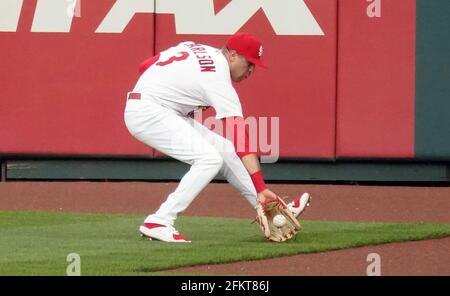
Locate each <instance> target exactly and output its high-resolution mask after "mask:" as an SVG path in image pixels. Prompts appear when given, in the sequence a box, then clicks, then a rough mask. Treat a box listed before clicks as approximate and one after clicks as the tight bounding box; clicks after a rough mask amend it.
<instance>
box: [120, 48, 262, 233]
mask: <svg viewBox="0 0 450 296" xmlns="http://www.w3.org/2000/svg"><path fill="white" fill-rule="evenodd" d="M132 93H133V94H134V96H130V95H129V96H128V100H127V104H126V108H125V116H124V117H125V123H126V126H127V128H128V130H129V131H130V133H131V134H132V135H133V136H134V137H135V138H136V139H138V140H139V141H141V142H143V143H145V144H147V145H149V146H151V147H153V148H155V149H157V150H158V151H161V152H162V153H164V154H166V155H168V156H171V157H173V158H175V159H177V160H180V161H182V162H185V163H188V164H190V165H191V168H190V170H189V171H188V172H187V173H186V174H185V175H184V176H183V178H182V179H181V181H180V183H179V185H178V187H177V188H176V190H175V191H174V192H172V193H171V194H170V195H169V196H168V198H167V200H166V201H165V202H164V203H163V204H161V206H160V208H159V209H158V210H157V211H156V213H154V214H152V215H149V216H148V217H147V218H146V220H145V223H159V224H164V225H172V226H173V225H174V222H175V219H176V218H177V215H178V214H179V213H181V212H182V211H184V210H185V209H186V208H187V207H188V206H189V204H190V203H191V202H192V201H193V200H194V198H195V197H196V196H197V195H198V194H199V193H200V192H201V191H202V190H203V189H204V188H205V187H206V185H208V183H209V182H211V180H212V179H213V178H214V177H215V176H216V175H217V173H219V172H220V173H221V174H222V175H223V176H224V177H225V178H226V180H227V181H228V182H229V183H230V184H232V185H233V186H234V187H235V188H236V189H238V190H239V192H240V193H241V194H242V195H243V196H244V197H245V198H246V199H247V200H248V201H249V202H250V204H251V205H252V206H255V205H256V190H255V187H254V185H253V183H252V180H251V178H250V176H249V174H248V172H247V170H246V168H245V167H244V165H243V163H242V161H241V160H240V158H239V157H238V156H237V154H236V152H235V149H234V146H233V144H232V143H231V142H230V141H229V140H227V139H226V138H224V137H222V136H220V135H218V134H216V133H214V132H213V131H211V130H209V129H207V128H206V127H204V126H203V125H202V124H200V123H199V122H197V121H195V120H194V119H192V118H191V117H190V116H189V114H191V112H193V111H196V110H197V109H198V108H199V107H206V106H211V107H213V108H214V109H215V111H216V118H217V119H221V118H225V117H232V116H238V117H242V108H241V104H240V101H239V97H238V95H237V93H236V90H235V89H234V87H233V85H232V82H231V77H230V69H229V66H228V62H227V60H226V59H225V57H224V55H223V54H222V52H221V51H220V50H218V49H216V48H213V47H210V46H206V45H202V44H196V43H194V42H182V43H180V44H178V45H177V46H174V47H171V48H169V49H168V50H166V51H163V52H161V53H160V56H159V58H158V60H157V61H156V62H155V63H154V64H153V65H152V66H151V67H150V68H148V69H147V70H146V71H145V72H144V73H143V74H142V76H141V77H140V79H139V80H138V82H137V84H136V86H135V87H134V89H133V91H132ZM136 93H137V94H138V95H137V96H136ZM136 98H137V99H136Z"/></svg>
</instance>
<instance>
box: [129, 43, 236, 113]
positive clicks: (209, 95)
mask: <svg viewBox="0 0 450 296" xmlns="http://www.w3.org/2000/svg"><path fill="white" fill-rule="evenodd" d="M133 92H140V93H141V94H142V96H143V99H146V98H147V99H151V100H154V101H156V102H158V103H160V104H161V105H163V106H166V107H168V108H170V109H173V110H175V111H177V112H179V113H181V114H183V115H187V114H189V113H190V112H192V111H195V110H198V109H199V108H202V107H209V106H211V107H213V108H214V109H215V110H216V118H217V119H221V118H224V117H230V116H239V117H242V107H241V103H240V101H239V96H238V95H237V93H236V90H235V89H234V87H233V85H232V82H231V77H230V68H229V66H228V62H227V60H226V59H225V57H224V55H223V54H222V52H221V51H220V50H219V49H217V48H214V47H210V46H207V45H202V44H198V43H195V42H190V41H189V42H182V43H180V44H178V45H177V46H174V47H171V48H169V49H167V50H165V51H163V52H161V53H160V57H159V59H158V61H157V62H156V63H154V64H153V65H152V66H151V67H150V68H148V69H147V70H146V71H145V72H144V73H143V74H142V76H141V77H140V78H139V80H138V82H137V84H136V86H135V88H134V90H133Z"/></svg>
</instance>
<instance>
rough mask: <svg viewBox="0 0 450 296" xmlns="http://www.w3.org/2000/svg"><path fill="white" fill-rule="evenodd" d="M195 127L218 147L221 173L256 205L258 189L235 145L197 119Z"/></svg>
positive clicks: (251, 203) (253, 205)
mask: <svg viewBox="0 0 450 296" xmlns="http://www.w3.org/2000/svg"><path fill="white" fill-rule="evenodd" d="M191 121H192V124H193V125H194V126H195V129H196V130H198V131H199V133H200V134H201V135H202V136H203V137H204V138H205V140H206V141H208V143H210V144H211V145H212V146H214V147H215V148H216V150H217V151H218V152H219V153H220V156H221V157H222V159H223V165H222V168H221V169H220V172H219V173H220V174H221V175H222V176H223V177H224V178H225V179H226V180H227V181H228V183H230V184H231V185H232V186H233V187H234V188H236V189H237V190H238V191H239V192H240V193H241V194H242V196H244V197H245V199H247V201H248V202H249V203H250V205H251V206H252V207H255V206H256V189H255V186H254V185H253V182H252V180H251V178H250V175H249V174H248V172H247V169H246V168H245V166H244V164H243V163H242V161H241V159H240V158H239V157H238V156H237V154H236V151H235V148H234V145H233V144H232V143H231V142H230V141H229V140H228V139H226V138H224V137H222V136H220V135H218V134H216V133H215V132H213V131H211V130H209V129H208V128H206V127H205V126H203V125H202V124H200V123H199V122H197V121H194V120H191Z"/></svg>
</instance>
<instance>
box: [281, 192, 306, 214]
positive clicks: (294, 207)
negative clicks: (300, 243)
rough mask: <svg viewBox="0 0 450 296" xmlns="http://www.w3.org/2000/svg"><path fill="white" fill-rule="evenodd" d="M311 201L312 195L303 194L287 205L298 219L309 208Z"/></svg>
mask: <svg viewBox="0 0 450 296" xmlns="http://www.w3.org/2000/svg"><path fill="white" fill-rule="evenodd" d="M311 199H312V197H311V195H310V194H309V193H308V192H305V193H303V194H302V196H298V197H297V198H296V199H294V200H293V201H292V202H290V203H289V204H288V205H287V206H288V209H289V210H290V211H291V212H292V214H294V216H295V218H297V217H298V216H300V214H301V213H303V211H304V210H305V209H306V207H309V204H310V202H311Z"/></svg>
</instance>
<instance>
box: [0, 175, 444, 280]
mask: <svg viewBox="0 0 450 296" xmlns="http://www.w3.org/2000/svg"><path fill="white" fill-rule="evenodd" d="M175 187H176V183H151V182H117V183H115V182H114V183H112V182H6V183H5V182H4V183H0V210H45V211H67V212H90V213H131V214H142V215H143V217H144V216H145V215H146V214H148V213H149V212H153V211H154V210H156V208H157V207H158V206H159V204H160V203H161V202H162V201H163V200H164V199H165V197H166V195H167V194H168V193H170V192H171V191H172V190H173V189H174V188H175ZM271 188H272V189H273V190H274V191H275V192H278V193H279V194H280V195H288V196H291V197H292V198H293V197H294V196H295V195H297V194H299V193H302V192H304V191H308V192H310V193H311V194H312V196H313V201H312V206H311V207H310V208H308V210H307V211H306V212H305V213H304V215H302V219H306V220H332V221H379V222H432V223H450V188H448V187H387V186H356V185H354V186H344V185H286V184H274V185H272V186H271ZM185 215H191V216H193V215H196V216H220V217H226V216H228V217H238V218H249V219H251V218H253V216H254V210H253V209H252V208H251V207H250V205H249V204H248V203H247V202H246V201H245V200H244V199H243V198H241V197H240V196H239V194H238V193H237V191H235V190H234V189H233V188H231V186H229V185H228V184H210V185H209V186H208V187H207V188H206V189H205V190H204V191H203V192H202V193H201V194H200V196H199V197H197V199H196V200H195V201H194V202H193V204H192V205H191V206H190V207H189V209H188V210H187V211H186V212H185ZM370 253H377V254H379V255H380V256H381V258H382V267H381V270H382V274H383V275H450V255H449V254H450V238H449V237H447V238H444V239H438V240H428V241H418V242H407V243H393V244H387V245H379V246H373V247H363V248H355V249H347V250H339V251H333V252H324V253H318V254H309V255H308V254H305V255H297V256H292V257H284V258H278V259H270V260H260V261H253V262H241V263H234V264H223V265H214V266H199V267H191V268H182V269H178V270H176V271H182V272H202V273H208V274H239V275H365V272H366V267H367V265H368V264H369V263H368V262H367V261H366V259H367V255H368V254H370Z"/></svg>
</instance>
